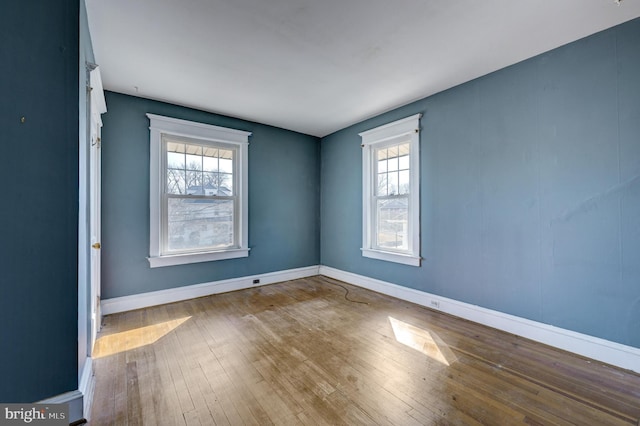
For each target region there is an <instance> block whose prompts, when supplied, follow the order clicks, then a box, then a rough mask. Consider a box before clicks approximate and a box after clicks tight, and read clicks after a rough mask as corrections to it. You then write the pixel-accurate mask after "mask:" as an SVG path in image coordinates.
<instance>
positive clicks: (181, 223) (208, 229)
mask: <svg viewBox="0 0 640 426" xmlns="http://www.w3.org/2000/svg"><path fill="white" fill-rule="evenodd" d="M162 140H163V153H164V158H165V159H166V161H165V167H164V173H165V179H164V181H165V187H164V197H163V203H162V218H163V233H162V236H163V240H162V248H163V250H162V252H161V254H162V255H167V254H176V253H188V252H193V251H207V250H221V249H227V248H237V247H238V244H237V242H236V240H237V231H236V229H235V228H236V227H235V225H236V220H235V211H236V209H237V207H236V206H237V204H238V203H237V196H236V193H235V192H234V189H233V188H234V173H233V172H234V169H236V167H235V159H236V158H237V155H236V148H235V147H233V146H230V145H225V144H216V143H212V142H206V141H198V140H193V139H186V138H179V137H175V136H173V135H163V136H162Z"/></svg>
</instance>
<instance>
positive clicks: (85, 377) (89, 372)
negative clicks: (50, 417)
mask: <svg viewBox="0 0 640 426" xmlns="http://www.w3.org/2000/svg"><path fill="white" fill-rule="evenodd" d="M95 387H96V378H95V376H94V375H93V359H92V358H91V357H87V358H86V360H85V362H84V368H83V370H82V375H81V376H80V383H79V384H78V390H79V391H80V392H82V395H83V403H82V412H83V414H84V415H83V417H84V418H85V419H87V420H89V416H90V415H91V405H92V403H93V391H94V390H95Z"/></svg>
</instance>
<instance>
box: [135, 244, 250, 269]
mask: <svg viewBox="0 0 640 426" xmlns="http://www.w3.org/2000/svg"><path fill="white" fill-rule="evenodd" d="M249 250H250V249H248V248H244V249H233V250H224V251H210V252H205V253H187V254H175V255H170V256H156V257H148V258H147V260H148V261H149V266H150V267H151V268H161V267H163V266H173V265H187V264H190V263H200V262H211V261H215V260H224V259H236V258H239V257H248V256H249Z"/></svg>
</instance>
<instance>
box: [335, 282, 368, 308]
mask: <svg viewBox="0 0 640 426" xmlns="http://www.w3.org/2000/svg"><path fill="white" fill-rule="evenodd" d="M326 282H328V283H329V284H333V285H337V286H338V287H341V288H342V289H343V290H344V291H346V293H345V294H344V300H346V301H348V302H352V303H360V304H362V305H368V304H369V302H361V301H359V300H353V299H349V289H348V288H346V287H345V286H343V285H342V284H338V283H334V282H331V281H328V280H327V281H326Z"/></svg>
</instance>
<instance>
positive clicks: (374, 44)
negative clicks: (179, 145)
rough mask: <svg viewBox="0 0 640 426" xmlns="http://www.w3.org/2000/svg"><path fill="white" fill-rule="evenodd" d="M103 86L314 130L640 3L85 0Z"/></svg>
mask: <svg viewBox="0 0 640 426" xmlns="http://www.w3.org/2000/svg"><path fill="white" fill-rule="evenodd" d="M86 4H87V11H88V15H89V26H90V31H91V36H92V40H93V47H94V52H95V56H96V62H97V63H98V64H99V65H100V68H101V70H102V78H103V82H104V87H105V88H106V89H108V90H112V91H115V92H120V93H126V94H131V95H137V96H142V97H146V98H151V99H157V100H162V101H167V102H171V103H174V104H178V105H184V106H188V107H193V108H197V109H201V110H205V111H210V112H215V113H219V114H225V115H229V116H233V117H239V118H243V119H247V120H252V121H257V122H260V123H265V124H270V125H273V126H277V127H282V128H285V129H290V130H295V131H298V132H302V133H307V134H310V135H315V136H325V135H327V134H329V133H332V132H334V131H336V130H339V129H342V128H344V127H347V126H349V125H351V124H354V123H357V122H359V121H361V120H363V119H366V118H370V117H372V116H375V115H377V114H379V113H381V112H384V111H388V110H391V109H393V108H395V107H398V106H401V105H404V104H407V103H409V102H411V101H413V100H417V99H420V98H423V97H425V96H428V95H432V94H434V93H437V92H440V91H442V90H445V89H447V88H450V87H453V86H455V85H458V84H460V83H463V82H465V81H469V80H471V79H474V78H476V77H479V76H482V75H484V74H487V73H490V72H492V71H495V70H498V69H500V68H503V67H505V66H508V65H511V64H514V63H516V62H519V61H521V60H523V59H526V58H530V57H532V56H535V55H537V54H539V53H542V52H545V51H548V50H550V49H553V48H555V47H558V46H561V45H563V44H566V43H569V42H571V41H574V40H577V39H580V38H582V37H585V36H587V35H590V34H593V33H595V32H598V31H600V30H603V29H606V28H609V27H611V26H614V25H616V24H619V23H622V22H625V21H628V20H630V19H633V18H636V17H638V16H640V0H625V1H623V2H622V3H621V4H620V5H619V6H618V5H616V3H615V1H614V0H553V1H552V0H518V1H514V0H482V1H479V0H451V1H444V0H439V1H436V0H86Z"/></svg>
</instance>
